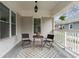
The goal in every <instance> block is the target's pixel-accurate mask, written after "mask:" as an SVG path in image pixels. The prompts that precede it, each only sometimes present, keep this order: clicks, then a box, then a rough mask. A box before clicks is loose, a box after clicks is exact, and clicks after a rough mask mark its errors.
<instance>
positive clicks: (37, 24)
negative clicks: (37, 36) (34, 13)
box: [34, 18, 41, 33]
mask: <svg viewBox="0 0 79 59" xmlns="http://www.w3.org/2000/svg"><path fill="white" fill-rule="evenodd" d="M34 33H41V19H40V18H34Z"/></svg>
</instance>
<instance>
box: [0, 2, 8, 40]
mask: <svg viewBox="0 0 79 59" xmlns="http://www.w3.org/2000/svg"><path fill="white" fill-rule="evenodd" d="M6 37H9V9H8V8H7V7H6V6H4V5H3V4H2V3H0V38H1V39H2V38H6Z"/></svg>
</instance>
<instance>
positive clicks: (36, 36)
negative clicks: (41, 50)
mask: <svg viewBox="0 0 79 59" xmlns="http://www.w3.org/2000/svg"><path fill="white" fill-rule="evenodd" d="M33 38H43V36H42V35H33Z"/></svg>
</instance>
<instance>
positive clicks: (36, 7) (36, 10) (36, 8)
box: [34, 1, 38, 13]
mask: <svg viewBox="0 0 79 59" xmlns="http://www.w3.org/2000/svg"><path fill="white" fill-rule="evenodd" d="M34 11H35V13H37V12H38V6H37V1H35V7H34Z"/></svg>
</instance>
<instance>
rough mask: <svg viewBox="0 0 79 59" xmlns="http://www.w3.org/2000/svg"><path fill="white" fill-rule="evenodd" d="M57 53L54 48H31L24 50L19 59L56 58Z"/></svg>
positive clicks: (18, 56)
mask: <svg viewBox="0 0 79 59" xmlns="http://www.w3.org/2000/svg"><path fill="white" fill-rule="evenodd" d="M57 53H58V52H57V51H56V50H55V49H54V48H50V49H49V48H40V47H36V48H33V47H29V48H24V49H22V50H21V51H20V52H19V54H18V55H17V58H54V57H55V56H56V55H57Z"/></svg>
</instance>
